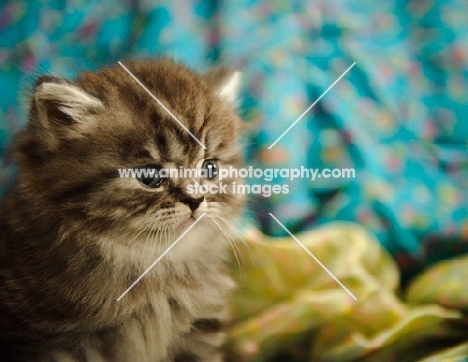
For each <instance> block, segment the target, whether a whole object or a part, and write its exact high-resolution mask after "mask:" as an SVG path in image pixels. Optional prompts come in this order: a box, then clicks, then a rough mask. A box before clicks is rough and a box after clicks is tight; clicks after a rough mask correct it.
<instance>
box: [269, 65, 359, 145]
mask: <svg viewBox="0 0 468 362" xmlns="http://www.w3.org/2000/svg"><path fill="white" fill-rule="evenodd" d="M355 65H356V62H354V63H353V64H351V65H350V66H349V67H348V69H346V70H345V71H344V73H343V74H341V75H340V77H339V78H338V79H337V80H335V81H334V82H333V84H332V85H331V86H329V87H328V89H327V90H326V91H325V92H323V94H322V95H321V96H320V97H318V98H317V100H316V101H315V102H314V103H312V104H311V105H310V107H309V108H307V109H306V110H305V111H304V113H302V114H301V115H300V116H299V118H298V119H296V120H295V121H294V123H293V124H292V125H290V126H289V127H288V129H287V130H286V131H284V132H283V134H282V135H281V136H279V137H278V138H277V140H276V141H275V142H273V143H272V144H271V146H270V147H268V149H269V150H271V149H272V148H273V146H274V145H276V144H277V143H278V141H279V140H280V139H281V138H283V137H284V135H285V134H286V133H288V132H289V131H290V130H291V128H293V127H294V126H295V125H296V123H297V122H299V121H300V120H301V119H302V117H304V116H305V115H306V114H307V112H309V111H310V110H311V109H312V107H313V106H315V105H316V104H317V103H318V101H319V100H321V99H322V98H323V97H324V96H325V94H327V93H328V92H329V91H330V89H332V88H333V87H334V86H335V85H336V83H338V82H339V81H340V80H341V78H343V77H344V76H345V75H346V73H348V72H349V71H350V70H351V68H352V67H354V66H355Z"/></svg>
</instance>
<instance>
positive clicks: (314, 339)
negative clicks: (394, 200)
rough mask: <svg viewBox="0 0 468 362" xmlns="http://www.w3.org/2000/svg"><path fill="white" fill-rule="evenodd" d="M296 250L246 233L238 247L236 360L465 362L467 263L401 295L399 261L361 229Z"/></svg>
mask: <svg viewBox="0 0 468 362" xmlns="http://www.w3.org/2000/svg"><path fill="white" fill-rule="evenodd" d="M296 237H297V238H298V240H299V241H300V242H301V243H303V244H304V245H305V246H306V248H307V249H308V250H309V251H310V252H311V253H312V254H313V255H314V256H315V257H316V258H317V259H318V260H319V261H320V262H321V263H322V264H323V265H324V266H325V267H326V268H327V269H328V270H329V271H330V272H331V273H332V274H333V275H334V276H335V277H336V278H338V280H340V281H341V283H343V285H344V286H345V287H346V288H347V289H349V291H350V292H351V293H352V294H353V295H354V296H355V297H356V298H357V300H354V299H353V298H352V297H351V296H350V295H349V294H348V293H347V292H346V291H345V290H344V289H343V288H342V287H341V286H340V285H339V284H338V283H337V282H336V281H335V280H334V279H333V278H332V277H331V276H330V275H329V274H327V272H326V271H325V270H324V269H323V268H322V267H321V266H320V265H319V264H318V263H317V262H316V261H315V260H314V259H313V258H312V257H311V256H310V255H308V254H307V253H306V252H305V251H304V250H303V249H302V248H301V247H300V246H299V245H298V243H297V242H296V241H294V240H293V239H291V238H289V237H287V238H281V239H278V238H276V239H274V242H272V241H273V240H272V238H271V237H268V236H265V235H263V234H261V233H260V232H258V231H249V232H248V233H247V237H246V240H243V241H242V242H238V243H236V244H235V245H234V248H233V250H235V254H234V252H233V257H232V263H231V267H232V273H233V275H234V277H235V279H236V281H237V283H238V289H237V292H236V294H235V296H234V298H233V300H232V306H231V309H232V310H231V312H232V316H233V319H234V321H233V324H232V325H231V327H230V329H229V342H228V343H227V349H228V351H229V358H230V359H229V360H230V361H236V362H239V361H249V362H254V361H255V362H260V361H288V362H289V361H310V362H312V361H314V362H317V361H319V362H320V361H324V362H325V361H327V362H328V361H329V362H342V361H343V362H344V361H365V362H381V361H398V362H405V361H408V362H415V361H421V362H423V361H424V362H428V361H457V362H461V361H468V358H466V356H468V328H467V327H468V320H466V319H465V318H464V317H463V314H464V313H463V312H464V310H466V309H467V308H468V288H464V285H465V283H464V282H465V281H466V280H467V279H468V278H467V277H468V256H465V257H462V258H457V259H455V260H449V261H445V262H442V263H439V264H436V265H435V266H433V267H432V268H431V269H429V270H427V271H426V272H425V273H424V274H422V275H421V276H419V277H418V278H416V279H415V280H414V281H413V282H412V283H411V284H410V285H409V287H408V290H407V291H405V292H403V291H402V290H401V288H400V285H399V279H400V275H399V271H398V268H397V265H396V263H395V261H394V259H393V258H392V257H391V256H390V255H389V254H388V253H387V251H385V250H384V249H382V247H381V246H380V244H379V243H378V241H377V240H376V239H375V238H374V237H372V236H371V234H369V233H368V232H366V231H365V229H364V228H362V227H360V226H358V225H356V224H352V223H342V222H336V223H331V224H329V225H328V226H326V227H322V228H320V229H318V230H316V231H308V232H304V233H302V234H297V235H296Z"/></svg>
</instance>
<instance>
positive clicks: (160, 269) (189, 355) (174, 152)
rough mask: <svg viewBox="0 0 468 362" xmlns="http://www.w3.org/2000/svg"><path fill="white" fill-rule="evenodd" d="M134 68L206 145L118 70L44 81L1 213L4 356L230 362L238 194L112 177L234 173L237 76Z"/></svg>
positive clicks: (0, 338) (156, 66)
mask: <svg viewBox="0 0 468 362" xmlns="http://www.w3.org/2000/svg"><path fill="white" fill-rule="evenodd" d="M126 66H127V67H128V68H129V69H130V70H131V71H132V72H133V74H135V76H136V77H137V78H139V79H140V80H141V81H142V82H143V83H144V84H145V85H146V87H147V88H148V89H149V90H150V91H151V92H152V93H153V94H154V95H155V96H156V97H158V98H159V99H160V100H161V101H162V102H163V103H164V104H165V105H166V106H167V107H168V108H169V109H170V110H171V111H172V112H173V113H174V114H175V115H176V116H177V117H178V119H179V120H180V121H181V122H182V123H184V125H185V126H186V127H187V128H188V129H190V131H191V132H192V133H193V134H194V135H196V136H197V138H198V139H199V140H200V141H201V142H202V143H204V144H205V146H206V150H204V149H203V148H202V147H201V146H200V145H199V144H198V143H197V142H196V141H195V140H194V139H192V138H191V136H190V135H189V134H188V133H187V132H186V131H185V130H183V129H182V128H181V127H180V125H178V124H177V123H176V122H175V121H174V120H173V119H172V118H171V117H170V116H169V114H167V112H166V111H165V110H164V109H163V108H161V107H160V105H158V104H157V103H156V102H155V101H154V100H153V99H152V98H151V97H150V96H149V95H148V94H147V93H146V92H145V91H144V90H143V89H142V88H141V87H140V85H138V84H137V83H136V82H135V81H134V80H133V79H132V78H131V77H130V76H129V75H128V74H127V73H126V72H125V71H124V69H122V68H121V67H120V66H114V67H110V68H106V69H103V70H101V71H99V72H94V73H93V72H87V73H83V74H82V75H81V76H80V77H79V78H78V79H77V80H76V81H74V82H71V81H67V80H62V79H58V78H53V77H48V76H44V77H41V78H40V79H39V80H38V81H37V82H36V85H35V88H34V91H33V93H32V95H31V98H30V104H29V122H28V125H27V127H26V129H25V130H23V131H22V132H21V133H20V134H19V136H18V139H17V143H16V157H17V161H18V164H19V173H18V178H17V182H16V187H15V188H14V189H13V190H12V192H11V193H10V194H9V195H8V196H7V197H6V199H5V200H4V202H3V203H2V204H1V205H0V360H1V361H15V362H17V361H19V362H21V361H28V362H29V361H40V362H43V361H44V362H46V361H47V362H49V361H51V362H52V361H60V362H62V361H63V362H65V361H67V362H68V361H90V362H100V361H109V362H133V361H135V362H159V361H177V362H190V361H209V362H215V361H221V360H222V357H221V353H220V349H219V348H220V345H221V343H222V326H223V324H225V322H226V317H227V314H226V305H227V300H228V298H229V295H230V292H231V290H232V288H233V282H232V280H231V279H230V278H229V276H228V275H227V273H226V270H225V268H224V260H225V255H224V252H225V251H224V249H225V244H226V242H227V235H225V232H226V231H228V230H229V228H230V225H229V222H230V221H232V219H233V218H235V217H236V216H237V215H238V213H239V211H240V208H241V206H242V203H243V200H242V198H241V197H240V195H235V194H232V193H228V194H225V195H209V194H208V195H206V197H205V200H204V201H203V202H201V203H199V201H200V200H198V201H197V200H196V199H199V198H200V197H201V195H189V194H188V193H187V189H186V184H187V183H188V182H191V181H194V180H187V179H180V178H179V179H167V180H164V181H163V183H162V184H161V185H160V187H158V188H154V189H152V188H146V187H144V186H142V185H141V184H140V183H139V182H138V180H137V179H135V178H120V177H119V175H118V172H117V170H118V168H130V167H141V166H145V165H148V164H158V165H161V166H164V167H170V166H177V167H178V166H184V167H187V168H195V167H200V162H202V161H203V160H204V159H218V160H219V165H220V167H228V166H229V165H232V166H233V167H239V165H240V162H241V156H240V152H239V147H238V145H237V136H238V132H239V129H240V128H241V121H240V119H239V118H238V116H237V115H236V113H235V111H234V107H233V105H232V100H233V91H234V90H235V84H234V83H235V81H236V79H235V78H236V76H230V75H229V74H228V73H225V72H222V71H219V70H218V71H216V72H214V73H211V74H207V75H204V76H201V75H198V74H196V73H194V72H192V71H190V70H187V69H186V68H184V67H183V66H181V65H178V64H175V63H174V62H172V61H169V60H152V61H132V62H128V63H126ZM233 181H237V182H238V181H239V180H223V183H230V182H233ZM203 182H215V183H218V182H219V180H217V179H215V180H204V181H203ZM227 190H228V191H229V187H228V189H227ZM203 212H205V213H206V216H205V217H204V218H203V219H201V221H200V222H199V223H198V224H197V225H195V227H194V228H193V229H192V230H191V231H190V232H189V233H188V234H187V235H186V236H185V237H184V238H183V239H181V241H180V242H179V243H178V244H177V245H176V246H175V247H174V248H173V249H172V250H171V251H170V252H169V253H168V254H166V255H165V256H164V258H163V259H162V260H161V261H160V262H159V263H158V264H156V265H155V266H154V268H153V269H152V270H151V271H150V272H149V273H148V274H147V275H146V276H145V277H144V278H143V279H142V280H141V281H140V282H139V283H138V284H136V286H135V287H134V288H133V289H131V290H130V292H129V293H128V294H126V295H125V296H124V297H123V298H122V299H121V300H120V301H117V298H118V297H119V295H121V294H122V293H123V292H124V291H125V290H126V289H127V288H128V287H129V286H130V285H131V284H132V282H133V281H135V280H136V279H137V278H138V277H139V276H140V275H141V273H142V272H143V271H144V270H145V269H146V268H147V267H148V266H149V265H151V263H152V262H153V261H154V260H156V259H157V257H158V256H159V255H161V253H162V252H163V251H164V250H165V249H166V248H167V247H168V246H169V245H170V244H171V243H172V242H173V241H174V240H176V239H177V237H178V236H179V235H181V233H182V232H183V231H184V229H186V228H187V227H188V225H190V224H191V223H193V220H195V219H196V218H197V217H198V216H200V215H201V213H203Z"/></svg>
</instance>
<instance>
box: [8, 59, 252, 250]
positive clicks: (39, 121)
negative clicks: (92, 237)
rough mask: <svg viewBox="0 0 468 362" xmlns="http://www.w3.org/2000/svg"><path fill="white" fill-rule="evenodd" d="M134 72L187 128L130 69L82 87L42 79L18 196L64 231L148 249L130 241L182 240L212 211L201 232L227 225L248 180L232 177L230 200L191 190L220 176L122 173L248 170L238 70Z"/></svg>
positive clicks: (111, 71)
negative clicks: (237, 188) (131, 172)
mask: <svg viewBox="0 0 468 362" xmlns="http://www.w3.org/2000/svg"><path fill="white" fill-rule="evenodd" d="M125 66H126V67H127V68H128V70H129V71H130V72H131V73H133V75H134V76H135V77H136V78H138V80H140V81H141V83H142V84H143V85H144V87H146V88H147V90H149V91H150V92H151V93H152V94H153V95H154V96H155V97H157V99H158V100H159V101H160V102H161V103H162V104H163V105H164V106H165V107H167V109H168V110H169V111H170V112H172V114H173V115H174V116H175V117H176V118H177V119H178V120H179V121H180V122H181V123H182V124H183V126H184V127H185V128H186V129H184V127H182V126H181V125H180V124H178V122H177V121H176V120H175V119H174V118H173V117H172V116H171V115H170V114H169V112H168V111H167V110H166V109H164V108H163V106H162V105H161V104H158V102H157V101H156V100H155V99H153V98H152V97H151V95H150V94H148V93H147V91H146V90H145V89H144V88H143V87H142V85H140V84H138V83H137V81H136V80H135V79H133V78H132V77H131V76H130V75H129V74H128V73H127V72H126V71H125V69H123V68H122V67H121V66H118V65H116V66H114V67H110V68H107V69H104V70H101V71H99V72H88V73H84V74H82V75H81V76H80V77H79V78H78V79H77V80H76V81H74V82H71V81H67V80H62V79H58V78H53V77H47V76H46V77H41V78H40V79H39V80H38V81H37V83H36V86H35V89H34V92H33V95H32V96H31V100H30V115H29V124H28V126H27V128H26V129H25V130H24V131H23V132H22V133H21V134H20V137H19V142H18V146H17V158H18V162H19V167H20V171H19V178H18V189H19V190H21V193H22V194H23V196H27V198H29V199H30V200H34V201H33V203H31V205H34V206H33V207H36V208H37V209H36V210H34V212H35V213H36V214H37V218H38V220H42V222H43V223H48V222H52V223H55V224H56V225H57V227H59V228H60V229H61V230H62V232H65V231H64V230H69V231H70V230H79V231H83V230H88V231H89V233H90V234H91V233H97V234H100V235H107V236H109V237H110V236H112V235H116V233H117V234H119V233H121V234H122V235H126V236H127V237H126V240H127V241H128V242H129V243H138V240H141V238H136V239H135V240H131V239H129V238H128V236H129V235H130V236H132V235H133V236H135V235H137V234H138V233H142V234H143V235H152V236H155V235H162V234H165V235H166V234H167V233H169V234H172V238H173V237H175V236H176V235H178V234H180V233H181V232H182V231H183V230H185V229H186V228H187V227H188V226H190V225H191V223H193V222H194V220H195V219H196V218H198V217H199V216H200V215H201V214H202V213H206V215H205V217H204V218H203V219H206V220H201V221H200V222H199V223H198V224H197V225H196V226H195V227H194V229H195V228H203V227H205V228H212V227H215V226H216V223H218V225H220V226H221V228H223V226H222V224H223V223H222V222H221V221H222V220H224V221H227V222H232V221H233V220H232V218H233V217H234V216H236V215H237V214H238V213H239V211H240V208H241V206H242V203H243V197H242V195H238V194H234V193H232V192H231V190H232V189H231V183H232V182H240V180H236V179H223V180H222V183H223V184H227V185H228V187H226V191H227V193H222V194H221V193H218V194H211V193H208V194H205V195H202V194H196V193H192V194H190V193H189V191H191V190H189V189H188V188H187V186H188V185H189V184H193V183H194V182H199V183H200V184H208V185H210V184H219V183H220V181H219V179H218V177H216V175H215V174H214V175H211V177H201V178H179V177H163V178H160V179H159V178H153V179H148V178H145V177H141V178H135V177H127V178H125V177H120V175H119V169H141V168H151V169H160V168H178V169H180V167H183V168H187V169H195V168H197V169H200V168H218V169H221V168H226V167H229V166H233V167H239V166H240V162H241V154H240V148H239V146H238V144H237V141H238V133H239V130H240V129H241V120H240V119H239V117H238V116H237V115H236V113H235V110H234V106H233V102H234V100H235V97H236V95H235V93H236V90H237V83H238V73H229V72H225V71H221V70H217V71H215V72H212V73H210V74H206V75H203V76H200V75H198V74H196V73H194V72H192V71H190V70H187V69H186V68H184V67H183V66H181V65H178V64H175V63H173V62H171V61H168V60H154V61H133V62H128V63H126V64H125ZM188 131H190V133H191V134H192V135H193V136H194V137H196V139H197V140H198V141H199V142H200V143H201V144H203V145H204V146H205V148H203V147H202V145H200V143H199V142H198V141H197V140H195V138H194V137H192V135H191V134H190V133H189V132H188ZM224 228H225V227H224ZM210 230H213V229H210ZM70 232H71V231H70Z"/></svg>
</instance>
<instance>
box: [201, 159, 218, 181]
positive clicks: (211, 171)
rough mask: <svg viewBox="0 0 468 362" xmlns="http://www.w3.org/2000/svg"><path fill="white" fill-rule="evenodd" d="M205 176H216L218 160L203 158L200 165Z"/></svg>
mask: <svg viewBox="0 0 468 362" xmlns="http://www.w3.org/2000/svg"><path fill="white" fill-rule="evenodd" d="M202 170H204V173H205V177H206V178H207V179H209V180H212V179H214V178H216V177H217V176H218V161H217V160H205V161H204V162H203V165H202Z"/></svg>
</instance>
